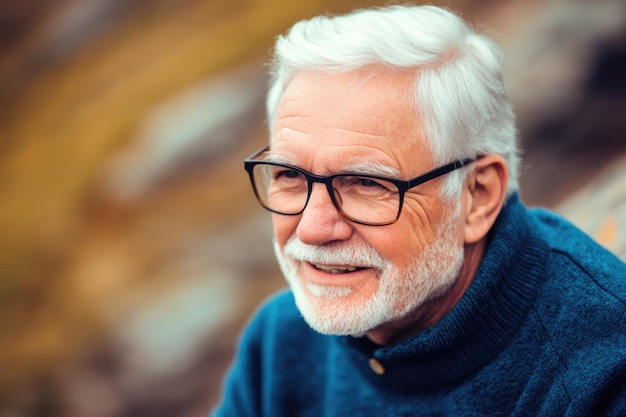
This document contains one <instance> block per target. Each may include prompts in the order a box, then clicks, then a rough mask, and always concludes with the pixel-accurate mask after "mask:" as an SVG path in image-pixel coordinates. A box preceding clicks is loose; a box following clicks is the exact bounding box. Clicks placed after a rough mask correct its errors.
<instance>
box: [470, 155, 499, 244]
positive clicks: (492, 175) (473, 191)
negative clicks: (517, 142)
mask: <svg viewBox="0 0 626 417" xmlns="http://www.w3.org/2000/svg"><path fill="white" fill-rule="evenodd" d="M508 179H509V175H508V170H507V166H506V162H505V161H504V159H503V158H502V157H501V156H500V155H486V156H483V157H482V158H480V159H478V160H477V161H476V163H475V168H474V171H473V172H472V173H471V174H470V175H468V178H467V180H466V183H465V185H464V189H463V193H464V202H465V205H464V211H465V243H466V244H467V243H476V242H478V241H480V240H481V239H482V238H484V237H485V236H486V235H487V233H488V232H489V230H490V229H491V227H492V226H493V224H494V223H495V221H496V218H497V217H498V214H499V213H500V210H501V209H502V206H503V205H504V201H505V199H506V186H507V182H508Z"/></svg>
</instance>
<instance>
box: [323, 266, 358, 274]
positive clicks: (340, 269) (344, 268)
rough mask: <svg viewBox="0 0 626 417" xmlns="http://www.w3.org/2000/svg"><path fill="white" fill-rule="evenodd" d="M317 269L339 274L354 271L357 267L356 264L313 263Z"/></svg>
mask: <svg viewBox="0 0 626 417" xmlns="http://www.w3.org/2000/svg"><path fill="white" fill-rule="evenodd" d="M313 266H314V267H316V268H317V269H321V270H322V271H326V272H330V273H331V274H340V273H342V272H354V271H356V270H357V269H358V268H357V267H356V266H350V265H345V266H344V265H318V264H313Z"/></svg>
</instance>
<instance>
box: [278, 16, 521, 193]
mask: <svg viewBox="0 0 626 417" xmlns="http://www.w3.org/2000/svg"><path fill="white" fill-rule="evenodd" d="M372 65H374V66H376V65H377V66H379V67H382V68H391V69H394V70H397V71H401V72H406V71H413V72H414V74H415V90H414V100H415V102H414V104H415V107H416V117H418V116H419V117H420V119H421V122H422V126H423V131H422V134H423V136H424V138H425V139H426V140H427V143H428V144H429V146H430V147H431V150H432V152H433V155H434V158H435V162H436V163H438V164H444V163H447V162H450V161H452V160H454V159H457V158H468V157H476V156H478V155H485V154H498V155H501V156H502V157H503V158H504V159H505V161H506V163H507V166H508V170H509V182H508V188H507V194H509V195H510V194H511V193H512V192H514V191H516V190H517V189H518V181H517V167H518V150H517V132H516V128H515V115H514V113H513V109H512V106H511V104H510V103H509V101H508V98H507V94H506V91H505V89H504V85H503V82H502V57H501V53H500V50H499V48H498V47H497V46H496V45H495V44H494V43H493V42H492V41H491V40H490V39H488V38H487V37H486V36H483V35H481V34H478V33H476V32H475V31H473V30H472V29H471V28H470V27H469V26H468V25H467V24H466V23H465V22H464V21H463V20H462V19H461V18H460V17H459V16H457V15H456V14H454V13H452V12H450V11H448V10H446V9H442V8H439V7H435V6H400V5H396V6H390V7H385V8H376V9H368V10H357V11H354V12H352V13H350V14H347V15H343V16H318V17H315V18H312V19H310V20H303V21H300V22H298V23H296V24H295V25H294V26H293V27H292V28H291V29H290V30H289V32H288V33H287V34H286V35H285V36H279V37H278V39H277V41H276V45H275V49H274V60H273V62H272V71H271V77H272V78H271V82H270V89H269V93H268V96H267V103H266V104H267V112H268V124H269V128H270V133H272V130H273V124H274V119H275V117H276V111H277V108H278V105H279V103H280V99H281V97H282V94H283V92H284V90H285V88H286V86H287V84H288V83H289V82H290V80H292V79H293V77H294V76H295V75H296V74H297V73H298V72H303V71H319V72H326V73H332V72H349V71H353V70H357V69H360V68H363V67H365V66H372ZM417 113H419V114H417ZM465 172H466V170H458V171H456V172H453V173H452V175H449V176H448V177H447V181H446V183H445V186H444V192H443V195H444V196H445V197H448V198H451V197H453V196H455V195H458V193H459V192H460V189H461V184H462V181H463V180H464V178H465V175H464V174H465Z"/></svg>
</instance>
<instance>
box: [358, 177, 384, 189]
mask: <svg viewBox="0 0 626 417" xmlns="http://www.w3.org/2000/svg"><path fill="white" fill-rule="evenodd" d="M358 185H360V186H361V187H366V188H371V187H384V186H383V185H382V184H381V183H379V182H377V181H375V180H373V179H371V178H359V179H358Z"/></svg>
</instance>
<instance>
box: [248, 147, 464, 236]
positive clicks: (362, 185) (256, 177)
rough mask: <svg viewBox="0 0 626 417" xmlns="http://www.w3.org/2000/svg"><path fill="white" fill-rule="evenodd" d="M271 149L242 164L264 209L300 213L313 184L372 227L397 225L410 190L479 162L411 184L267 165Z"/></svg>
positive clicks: (453, 166)
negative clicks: (324, 190) (317, 173)
mask: <svg viewBox="0 0 626 417" xmlns="http://www.w3.org/2000/svg"><path fill="white" fill-rule="evenodd" d="M268 151H269V146H265V147H264V148H262V149H260V150H258V151H257V152H255V153H253V154H252V155H250V156H249V157H248V158H246V159H245V161H244V167H245V169H246V171H247V172H248V175H249V176H250V182H251V183H252V188H253V190H254V194H255V195H256V198H257V200H258V201H259V203H260V204H261V206H263V207H264V208H265V209H267V210H269V211H271V212H273V213H277V214H284V215H287V216H295V215H298V214H301V213H302V212H303V211H304V209H305V208H306V206H307V204H308V202H309V199H310V197H311V191H312V189H313V183H316V182H319V183H322V184H324V185H326V190H327V191H328V194H329V195H330V198H331V200H332V202H333V204H334V205H335V208H336V209H337V211H338V212H339V213H340V214H341V215H342V216H343V217H345V218H346V219H348V220H350V221H353V222H355V223H359V224H364V225H369V226H385V225H388V224H392V223H395V222H396V221H397V220H398V218H399V217H400V213H401V212H402V204H403V202H404V194H405V193H406V192H407V191H408V190H409V189H411V188H413V187H417V186H418V185H420V184H423V183H425V182H427V181H430V180H433V179H435V178H438V177H440V176H442V175H445V174H447V173H449V172H452V171H454V170H456V169H459V168H461V167H464V166H466V165H468V164H470V163H472V162H474V161H475V160H476V159H473V158H467V159H459V160H456V161H454V162H451V163H449V164H446V165H444V166H441V167H439V168H435V169H433V170H431V171H428V172H427V173H425V174H422V175H419V176H417V177H415V178H413V179H410V180H400V179H397V178H388V177H383V176H378V175H369V174H353V173H347V174H334V175H315V174H312V173H310V172H307V171H305V170H303V169H302V168H298V167H296V166H293V165H289V164H282V163H278V162H271V161H266V160H264V158H265V157H266V155H267V153H268Z"/></svg>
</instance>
